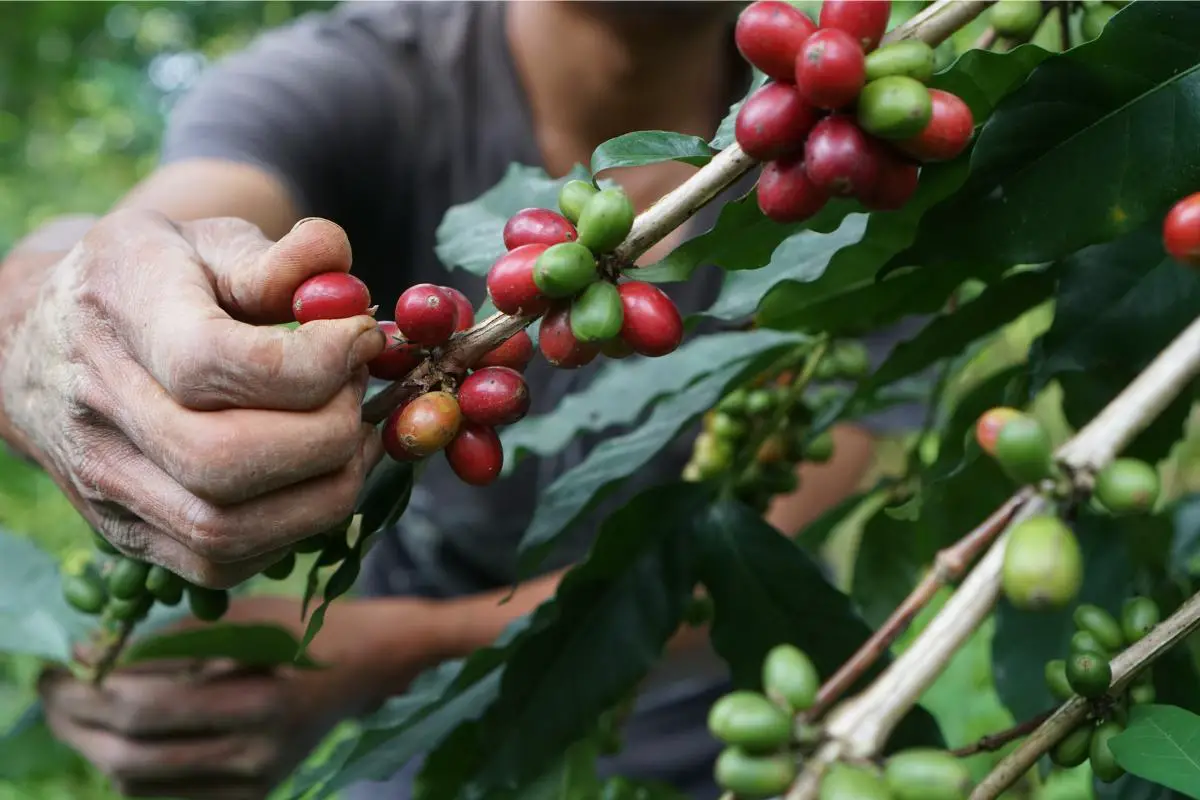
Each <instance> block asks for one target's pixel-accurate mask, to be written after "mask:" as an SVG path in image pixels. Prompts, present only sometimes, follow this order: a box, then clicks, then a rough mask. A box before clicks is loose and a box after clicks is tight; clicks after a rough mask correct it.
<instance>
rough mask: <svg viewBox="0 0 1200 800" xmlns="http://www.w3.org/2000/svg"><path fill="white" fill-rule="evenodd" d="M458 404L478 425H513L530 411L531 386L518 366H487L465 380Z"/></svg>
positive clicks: (463, 412)
mask: <svg viewBox="0 0 1200 800" xmlns="http://www.w3.org/2000/svg"><path fill="white" fill-rule="evenodd" d="M458 405H459V408H461V409H462V415H463V418H464V419H467V420H469V421H471V422H474V423H476V424H478V425H490V426H496V425H511V424H512V423H514V422H516V421H517V420H519V419H521V418H522V417H524V416H525V415H526V414H527V413H528V412H529V387H528V386H526V384H525V379H524V378H523V377H521V373H519V372H517V371H516V370H515V369H509V368H508V367H484V368H483V369H479V370H476V371H475V372H472V373H471V374H470V375H468V376H467V378H466V380H464V381H463V382H462V386H460V387H459V388H458Z"/></svg>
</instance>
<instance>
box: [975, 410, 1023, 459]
mask: <svg viewBox="0 0 1200 800" xmlns="http://www.w3.org/2000/svg"><path fill="white" fill-rule="evenodd" d="M1020 416H1022V414H1021V412H1020V411H1018V410H1017V409H1015V408H1009V407H1008V406H997V407H996V408H992V409H989V410H987V411H985V412H983V414H981V415H980V417H979V419H978V420H976V422H975V441H976V442H977V443H978V444H979V447H980V449H982V450H983V452H985V453H987V454H988V455H990V456H994V455H996V437H997V436H999V435H1000V429H1001V428H1003V427H1004V426H1005V425H1007V424H1008V423H1009V422H1011V421H1012V420H1014V419H1017V418H1018V417H1020Z"/></svg>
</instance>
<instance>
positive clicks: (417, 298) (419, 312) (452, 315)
mask: <svg viewBox="0 0 1200 800" xmlns="http://www.w3.org/2000/svg"><path fill="white" fill-rule="evenodd" d="M457 322H458V309H457V307H456V306H455V305H454V301H453V300H452V299H450V297H449V296H448V295H447V294H446V293H445V292H443V291H442V290H441V288H439V287H437V286H434V285H433V284H432V283H418V284H417V285H416V286H410V287H408V288H407V289H405V290H404V293H403V294H401V295H400V299H399V300H397V301H396V326H397V327H398V328H399V329H400V333H401V334H403V335H404V338H405V339H407V340H408V341H410V342H412V343H413V344H418V345H423V346H425V347H436V346H437V345H440V344H444V343H445V342H446V340H447V339H449V338H450V335H451V334H453V333H454V328H455V324H456V323H457Z"/></svg>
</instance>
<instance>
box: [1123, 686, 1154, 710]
mask: <svg viewBox="0 0 1200 800" xmlns="http://www.w3.org/2000/svg"><path fill="white" fill-rule="evenodd" d="M1157 699H1158V690H1157V689H1155V688H1154V684H1153V683H1142V684H1138V685H1137V686H1131V687H1129V702H1130V703H1133V704H1134V705H1135V706H1146V705H1150V704H1151V703H1153V702H1154V701H1155V700H1157Z"/></svg>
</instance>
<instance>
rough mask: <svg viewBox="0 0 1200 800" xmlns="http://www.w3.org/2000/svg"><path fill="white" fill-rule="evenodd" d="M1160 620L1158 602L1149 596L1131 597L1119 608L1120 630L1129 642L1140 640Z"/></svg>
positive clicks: (1160, 614) (1160, 613)
mask: <svg viewBox="0 0 1200 800" xmlns="http://www.w3.org/2000/svg"><path fill="white" fill-rule="evenodd" d="M1161 621H1162V612H1161V611H1159V608H1158V603H1156V602H1154V601H1153V600H1151V599H1150V598H1149V597H1131V598H1129V599H1128V600H1126V601H1125V605H1124V606H1123V607H1122V608H1121V632H1122V633H1123V634H1124V636H1125V640H1126V641H1127V642H1129V643H1130V644H1133V643H1134V642H1136V641H1140V640H1141V639H1142V637H1144V636H1145V635H1146V634H1147V633H1149V632H1150V631H1151V630H1153V629H1154V626H1155V625H1157V624H1158V623H1159V622H1161Z"/></svg>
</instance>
